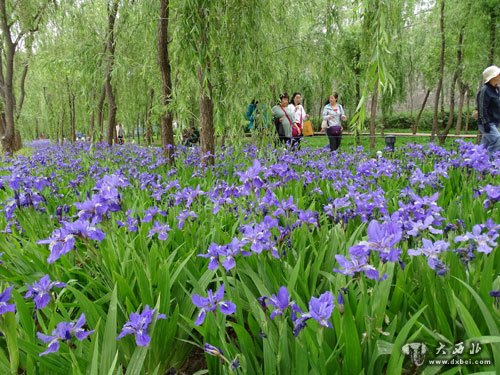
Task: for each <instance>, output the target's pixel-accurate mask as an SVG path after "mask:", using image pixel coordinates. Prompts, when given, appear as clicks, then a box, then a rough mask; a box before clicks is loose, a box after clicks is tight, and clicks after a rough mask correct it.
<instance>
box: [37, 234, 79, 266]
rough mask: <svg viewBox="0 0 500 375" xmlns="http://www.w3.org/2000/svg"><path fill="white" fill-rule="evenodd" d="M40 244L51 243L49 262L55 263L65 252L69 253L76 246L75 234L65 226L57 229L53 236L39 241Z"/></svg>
mask: <svg viewBox="0 0 500 375" xmlns="http://www.w3.org/2000/svg"><path fill="white" fill-rule="evenodd" d="M37 243H38V244H49V250H50V255H49V257H48V258H47V262H48V263H54V262H55V261H56V260H58V259H59V258H60V257H62V256H63V255H64V254H67V253H69V252H70V251H71V250H73V248H74V247H75V236H74V235H73V234H72V233H71V232H70V231H68V230H67V229H64V228H59V229H56V230H54V231H53V232H52V235H51V237H49V238H47V239H45V240H39V241H37Z"/></svg>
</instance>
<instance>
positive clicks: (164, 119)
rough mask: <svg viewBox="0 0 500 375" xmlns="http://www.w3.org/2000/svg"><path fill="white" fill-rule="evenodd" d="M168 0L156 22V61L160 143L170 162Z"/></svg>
mask: <svg viewBox="0 0 500 375" xmlns="http://www.w3.org/2000/svg"><path fill="white" fill-rule="evenodd" d="M168 23H169V0H161V3H160V21H159V23H158V61H159V64H160V72H161V104H162V105H163V108H164V111H165V112H164V113H163V114H162V116H161V145H162V147H163V153H164V155H165V157H166V158H167V159H168V160H169V162H170V163H173V162H174V149H173V147H174V145H175V144H174V128H173V125H172V123H173V115H172V111H171V109H170V108H169V104H170V102H171V101H172V69H171V66H170V56H169V54H168Z"/></svg>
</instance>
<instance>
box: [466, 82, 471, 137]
mask: <svg viewBox="0 0 500 375" xmlns="http://www.w3.org/2000/svg"><path fill="white" fill-rule="evenodd" d="M466 107H467V115H466V116H465V132H468V131H469V123H470V90H469V87H467V104H466Z"/></svg>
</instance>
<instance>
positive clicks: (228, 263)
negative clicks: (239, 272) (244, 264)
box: [219, 238, 245, 271]
mask: <svg viewBox="0 0 500 375" xmlns="http://www.w3.org/2000/svg"><path fill="white" fill-rule="evenodd" d="M244 245H245V244H244V243H243V242H242V241H240V240H238V239H237V238H233V239H232V241H231V243H229V244H227V245H226V246H224V247H223V248H222V249H221V251H220V253H219V254H220V255H222V256H224V257H225V258H224V260H223V261H222V267H224V269H225V270H226V271H229V270H231V269H233V268H234V267H235V266H236V261H235V257H236V256H237V255H238V254H240V252H241V248H242V247H243V246H244Z"/></svg>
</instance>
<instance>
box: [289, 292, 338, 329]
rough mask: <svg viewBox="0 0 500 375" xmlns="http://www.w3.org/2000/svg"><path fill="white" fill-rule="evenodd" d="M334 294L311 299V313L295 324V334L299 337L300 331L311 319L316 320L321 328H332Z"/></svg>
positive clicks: (297, 320)
mask: <svg viewBox="0 0 500 375" xmlns="http://www.w3.org/2000/svg"><path fill="white" fill-rule="evenodd" d="M333 300H334V297H333V294H332V292H330V291H327V292H325V293H323V294H322V295H320V296H319V297H318V298H316V297H311V299H310V301H309V312H307V313H306V314H304V315H302V316H301V317H300V318H298V319H296V320H295V322H294V328H293V334H294V336H297V335H298V334H299V333H300V331H301V330H302V329H303V328H304V327H305V326H306V322H307V320H309V319H314V320H316V321H317V322H318V323H319V325H320V326H322V327H328V328H332V323H331V322H330V317H331V316H332V312H333V308H334V307H335V306H334V303H333Z"/></svg>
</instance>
